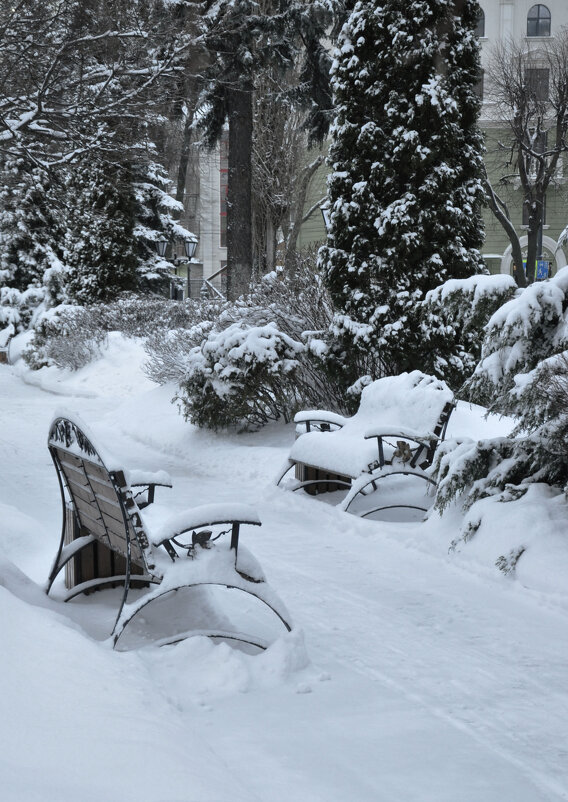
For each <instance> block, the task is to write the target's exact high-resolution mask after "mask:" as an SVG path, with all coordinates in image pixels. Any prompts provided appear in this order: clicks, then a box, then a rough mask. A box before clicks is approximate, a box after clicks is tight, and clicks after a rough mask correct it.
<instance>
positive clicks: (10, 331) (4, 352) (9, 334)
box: [0, 325, 14, 365]
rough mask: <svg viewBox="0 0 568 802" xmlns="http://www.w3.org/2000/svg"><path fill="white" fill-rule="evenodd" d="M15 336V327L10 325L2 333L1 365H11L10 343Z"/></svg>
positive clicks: (0, 333)
mask: <svg viewBox="0 0 568 802" xmlns="http://www.w3.org/2000/svg"><path fill="white" fill-rule="evenodd" d="M13 336H14V326H13V325H10V326H8V327H7V328H6V329H4V330H3V331H2V332H0V365H9V364H10V341H11V340H12V338H13Z"/></svg>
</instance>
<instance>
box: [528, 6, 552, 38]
mask: <svg viewBox="0 0 568 802" xmlns="http://www.w3.org/2000/svg"><path fill="white" fill-rule="evenodd" d="M527 36H550V11H549V10H548V8H547V7H546V6H543V5H542V4H541V3H539V4H538V5H536V6H533V7H532V8H531V9H530V11H529V13H528V15H527Z"/></svg>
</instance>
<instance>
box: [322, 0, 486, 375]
mask: <svg viewBox="0 0 568 802" xmlns="http://www.w3.org/2000/svg"><path fill="white" fill-rule="evenodd" d="M461 6H462V8H461V14H460V15H458V13H457V9H456V3H455V2H453V1H452V0H415V2H412V3H408V2H407V0H384V1H383V2H381V3H380V4H379V3H378V2H377V1H376V0H360V2H358V3H357V4H356V5H355V8H354V10H353V12H352V13H351V15H350V17H349V19H348V20H347V22H346V23H345V25H344V27H343V29H342V32H341V34H340V37H339V40H338V47H337V51H336V54H335V62H334V66H333V69H332V86H333V91H334V99H335V107H336V113H337V117H336V120H335V123H334V125H333V127H332V141H331V147H330V156H329V163H330V165H331V168H332V173H331V175H330V178H329V183H328V199H329V203H330V219H331V229H330V232H329V236H328V241H327V245H326V246H324V247H323V248H322V249H321V251H320V264H321V266H322V267H323V269H324V271H325V275H326V280H327V282H328V285H329V288H330V291H331V294H332V297H333V300H334V304H335V306H336V310H337V314H336V316H335V319H334V323H333V324H332V328H331V334H332V338H333V340H334V346H333V349H332V353H331V354H330V367H331V368H332V370H333V371H334V372H335V373H336V375H337V376H338V378H339V380H340V381H341V382H342V383H343V384H344V386H349V385H351V384H353V382H355V381H356V380H357V379H358V378H359V377H360V376H361V373H360V371H361V366H362V365H365V366H366V370H367V372H368V373H370V375H371V378H376V377H377V376H379V375H382V374H395V373H399V372H401V371H404V370H411V369H414V368H420V367H421V365H422V354H423V352H424V347H425V346H424V333H423V332H422V331H421V328H420V322H419V319H420V304H421V301H422V300H423V299H424V297H425V295H426V293H427V292H428V291H429V290H430V289H432V288H434V287H436V286H438V285H439V284H441V283H443V282H444V281H446V280H447V279H449V278H466V277H468V276H470V275H473V274H476V273H482V272H485V268H484V265H483V263H482V259H481V256H480V254H479V250H478V248H479V247H480V245H481V243H482V235H483V227H482V221H481V205H482V202H483V198H484V194H483V188H482V182H481V170H482V152H483V146H482V137H481V133H480V131H479V129H478V128H477V124H476V119H477V115H478V110H479V101H478V99H477V97H476V94H475V85H476V82H477V80H478V78H479V56H478V45H477V41H476V38H475V36H474V27H475V23H476V20H477V14H478V12H479V6H478V4H477V0H464V2H463V3H462V4H461ZM430 325H435V321H430ZM450 345H451V344H450ZM442 356H443V355H442Z"/></svg>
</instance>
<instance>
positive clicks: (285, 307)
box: [146, 253, 346, 427]
mask: <svg viewBox="0 0 568 802" xmlns="http://www.w3.org/2000/svg"><path fill="white" fill-rule="evenodd" d="M331 315H332V310H331V302H330V299H329V293H328V292H327V289H326V288H325V286H324V284H323V281H322V280H321V277H320V275H319V273H318V272H317V271H316V269H315V254H313V253H312V254H310V253H306V254H304V255H302V256H298V259H297V262H296V264H295V265H294V269H293V270H292V271H285V270H283V269H278V270H276V271H274V272H271V273H269V274H267V275H265V276H263V278H262V279H261V280H260V281H259V282H258V283H257V284H256V286H255V287H254V288H253V290H252V291H251V294H250V295H248V296H246V297H243V298H240V299H239V300H238V301H236V302H235V303H229V302H225V303H217V302H211V301H207V302H201V304H199V303H196V305H195V308H194V311H193V318H192V320H193V325H192V326H187V327H184V328H183V329H182V328H181V327H180V328H178V329H177V330H175V331H173V330H169V331H168V330H167V329H165V328H164V329H162V330H161V332H160V333H158V334H156V335H154V336H153V337H151V338H149V339H148V340H147V343H146V350H147V352H148V355H149V360H148V362H147V365H146V372H147V375H148V376H149V377H150V378H151V379H152V380H153V381H157V382H158V383H164V382H167V381H171V380H174V381H177V382H178V383H179V384H180V385H181V390H180V397H181V398H182V399H184V406H185V411H186V414H187V416H188V417H191V418H192V420H193V422H194V423H198V424H199V425H204V426H209V425H214V426H215V427H217V426H219V425H222V424H218V423H217V422H216V418H213V424H211V423H210V422H209V421H208V418H207V416H204V417H203V416H202V415H201V412H200V411H199V410H201V405H202V403H203V402H202V395H203V388H202V386H201V384H200V383H199V381H194V380H193V379H192V380H191V381H188V377H189V376H193V368H191V370H190V367H189V364H190V362H192V363H193V362H194V361H195V351H194V349H195V348H197V346H200V345H201V343H202V341H203V340H205V339H206V338H208V340H207V342H208V343H209V342H210V341H212V339H214V337H215V336H216V335H217V334H219V333H221V332H223V331H225V330H226V329H228V328H229V327H231V326H237V327H239V326H242V327H243V329H252V328H262V327H265V326H271V327H273V328H274V327H275V328H274V330H275V331H277V332H278V334H279V336H280V337H281V338H282V342H284V341H285V340H286V338H288V339H289V340H291V341H294V342H295V343H296V345H297V347H296V348H295V353H294V360H295V363H296V365H295V369H294V384H295V387H294V404H295V405H297V406H303V407H312V408H313V407H326V408H327V409H332V410H339V411H345V407H346V404H345V399H344V398H343V397H342V396H341V394H340V391H339V388H338V387H337V385H336V384H335V383H334V382H332V381H330V379H329V376H328V374H327V373H326V370H325V368H326V365H325V362H324V359H323V356H324V355H325V353H326V352H327V348H328V345H327V342H326V341H325V339H324V338H325V337H326V336H327V333H328V328H329V323H330V320H331ZM207 347H209V346H207ZM204 348H205V346H204ZM186 372H187V375H185V374H186ZM275 375H276V374H275V373H274V371H272V372H270V373H266V376H268V379H269V383H268V385H267V386H266V387H264V386H263V385H262V383H256V384H254V383H253V384H251V385H250V386H249V388H248V390H247V392H249V393H251V394H252V393H257V395H258V405H259V408H264V406H265V405H266V398H267V397H270V398H272V396H273V395H274V392H275V391H276V390H277V389H278V386H277V384H276V383H275ZM286 392H287V389H286ZM193 393H195V394H196V398H195V399H193V400H192V398H191V395H192V394H193ZM251 398H252V396H251ZM233 402H234V403H235V404H236V408H235V410H229V409H227V410H226V415H227V418H228V419H230V420H231V421H233V420H235V421H238V420H240V419H241V418H242V417H243V413H242V409H241V407H240V401H239V398H238V397H237V396H236V395H235V396H233V395H231V396H230V397H227V398H226V399H225V406H226V407H228V406H229V405H230V404H232V403H233ZM247 403H249V405H250V404H251V399H250V398H249V401H248V402H247ZM271 403H275V404H276V407H277V408H278V410H279V411H278V413H277V415H278V416H281V417H286V415H287V414H288V411H286V412H281V411H280V407H281V408H282V409H283V410H289V409H291V408H292V407H291V406H290V403H289V400H288V399H287V398H282V399H281V400H280V401H278V400H277V399H276V400H275V401H274V402H272V401H271ZM193 408H195V410H196V412H195V414H194V413H192V412H191V410H192V409H193ZM263 417H264V415H260V416H259V417H258V419H257V420H255V423H254V425H260V422H261V420H262V419H263ZM273 417H274V416H273V415H272V414H271V415H269V416H268V417H267V418H266V420H268V419H272V418H273ZM223 425H224V424H223Z"/></svg>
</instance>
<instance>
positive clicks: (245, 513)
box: [151, 503, 261, 546]
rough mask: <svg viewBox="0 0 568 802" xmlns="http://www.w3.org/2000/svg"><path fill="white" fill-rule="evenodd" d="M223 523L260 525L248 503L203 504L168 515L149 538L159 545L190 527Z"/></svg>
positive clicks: (199, 527) (254, 511)
mask: <svg viewBox="0 0 568 802" xmlns="http://www.w3.org/2000/svg"><path fill="white" fill-rule="evenodd" d="M224 523H227V524H233V525H234V524H252V525H253V526H260V525H261V522H260V518H259V517H258V515H257V514H256V510H254V508H253V507H249V505H248V504H238V503H236V504H230V503H228V504H203V505H201V506H199V507H190V508H189V509H187V510H183V511H182V512H178V513H175V515H172V516H170V517H169V518H168V519H167V520H166V521H164V523H163V524H162V525H161V526H160V527H158V528H157V529H156V530H155V531H154V532H153V533H152V538H151V539H152V543H153V545H154V546H161V545H163V544H164V543H165V542H166V541H169V540H171V539H172V538H174V537H176V535H182V534H183V533H184V532H189V531H190V530H192V529H201V527H204V526H214V525H215V524H224Z"/></svg>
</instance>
